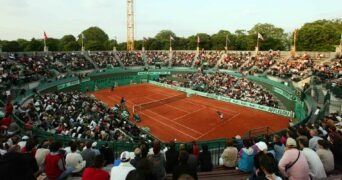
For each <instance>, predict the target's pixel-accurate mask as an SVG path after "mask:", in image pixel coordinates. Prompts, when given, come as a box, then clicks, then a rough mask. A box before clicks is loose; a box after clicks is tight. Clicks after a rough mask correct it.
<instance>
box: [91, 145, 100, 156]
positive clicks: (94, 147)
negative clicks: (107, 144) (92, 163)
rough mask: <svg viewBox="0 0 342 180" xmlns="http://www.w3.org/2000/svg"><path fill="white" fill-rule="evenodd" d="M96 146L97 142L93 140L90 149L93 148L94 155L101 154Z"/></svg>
mask: <svg viewBox="0 0 342 180" xmlns="http://www.w3.org/2000/svg"><path fill="white" fill-rule="evenodd" d="M96 146H97V142H93V143H92V144H91V150H93V151H94V152H95V156H97V155H100V154H101V153H100V151H99V150H98V149H96Z"/></svg>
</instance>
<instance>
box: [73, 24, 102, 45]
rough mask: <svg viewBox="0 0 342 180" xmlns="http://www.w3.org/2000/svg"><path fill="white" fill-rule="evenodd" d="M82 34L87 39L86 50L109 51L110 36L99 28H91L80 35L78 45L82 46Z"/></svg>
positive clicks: (85, 41) (85, 42) (85, 40)
mask: <svg viewBox="0 0 342 180" xmlns="http://www.w3.org/2000/svg"><path fill="white" fill-rule="evenodd" d="M82 34H83V35H84V37H85V39H83V41H84V46H85V49H86V50H107V49H108V40H109V38H108V35H107V34H106V33H105V32H104V31H103V30H102V29H100V28H99V27H96V26H95V27H90V28H88V29H86V30H84V31H82V33H81V34H79V35H78V40H77V42H78V44H79V45H80V46H82Z"/></svg>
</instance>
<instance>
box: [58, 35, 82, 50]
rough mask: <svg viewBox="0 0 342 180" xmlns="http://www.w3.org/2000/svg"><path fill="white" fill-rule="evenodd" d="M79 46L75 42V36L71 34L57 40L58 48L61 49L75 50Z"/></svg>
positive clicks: (78, 48)
mask: <svg viewBox="0 0 342 180" xmlns="http://www.w3.org/2000/svg"><path fill="white" fill-rule="evenodd" d="M80 48H81V47H80V46H79V45H78V43H77V42H76V38H75V37H74V36H73V35H65V36H63V37H62V39H61V40H60V41H59V49H60V50H61V51H77V50H80Z"/></svg>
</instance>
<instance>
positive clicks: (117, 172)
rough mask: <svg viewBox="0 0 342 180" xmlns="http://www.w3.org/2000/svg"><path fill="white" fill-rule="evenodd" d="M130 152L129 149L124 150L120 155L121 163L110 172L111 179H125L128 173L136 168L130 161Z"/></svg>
mask: <svg viewBox="0 0 342 180" xmlns="http://www.w3.org/2000/svg"><path fill="white" fill-rule="evenodd" d="M130 159H131V158H130V153H129V152H128V151H124V152H122V153H121V155H120V160H121V162H120V164H119V165H118V166H114V167H113V168H112V170H111V172H110V179H111V180H125V179H126V176H127V174H128V173H129V172H130V171H132V170H134V169H135V168H134V166H132V164H131V163H130Z"/></svg>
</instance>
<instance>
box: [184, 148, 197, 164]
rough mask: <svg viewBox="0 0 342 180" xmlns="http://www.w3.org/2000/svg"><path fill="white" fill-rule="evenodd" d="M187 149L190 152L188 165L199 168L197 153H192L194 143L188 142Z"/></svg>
mask: <svg viewBox="0 0 342 180" xmlns="http://www.w3.org/2000/svg"><path fill="white" fill-rule="evenodd" d="M186 150H187V151H188V153H189V158H188V165H189V166H191V167H192V168H194V169H196V170H197V168H198V167H197V166H198V161H197V158H196V156H195V155H193V154H191V153H192V145H191V144H188V145H187V146H186Z"/></svg>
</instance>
